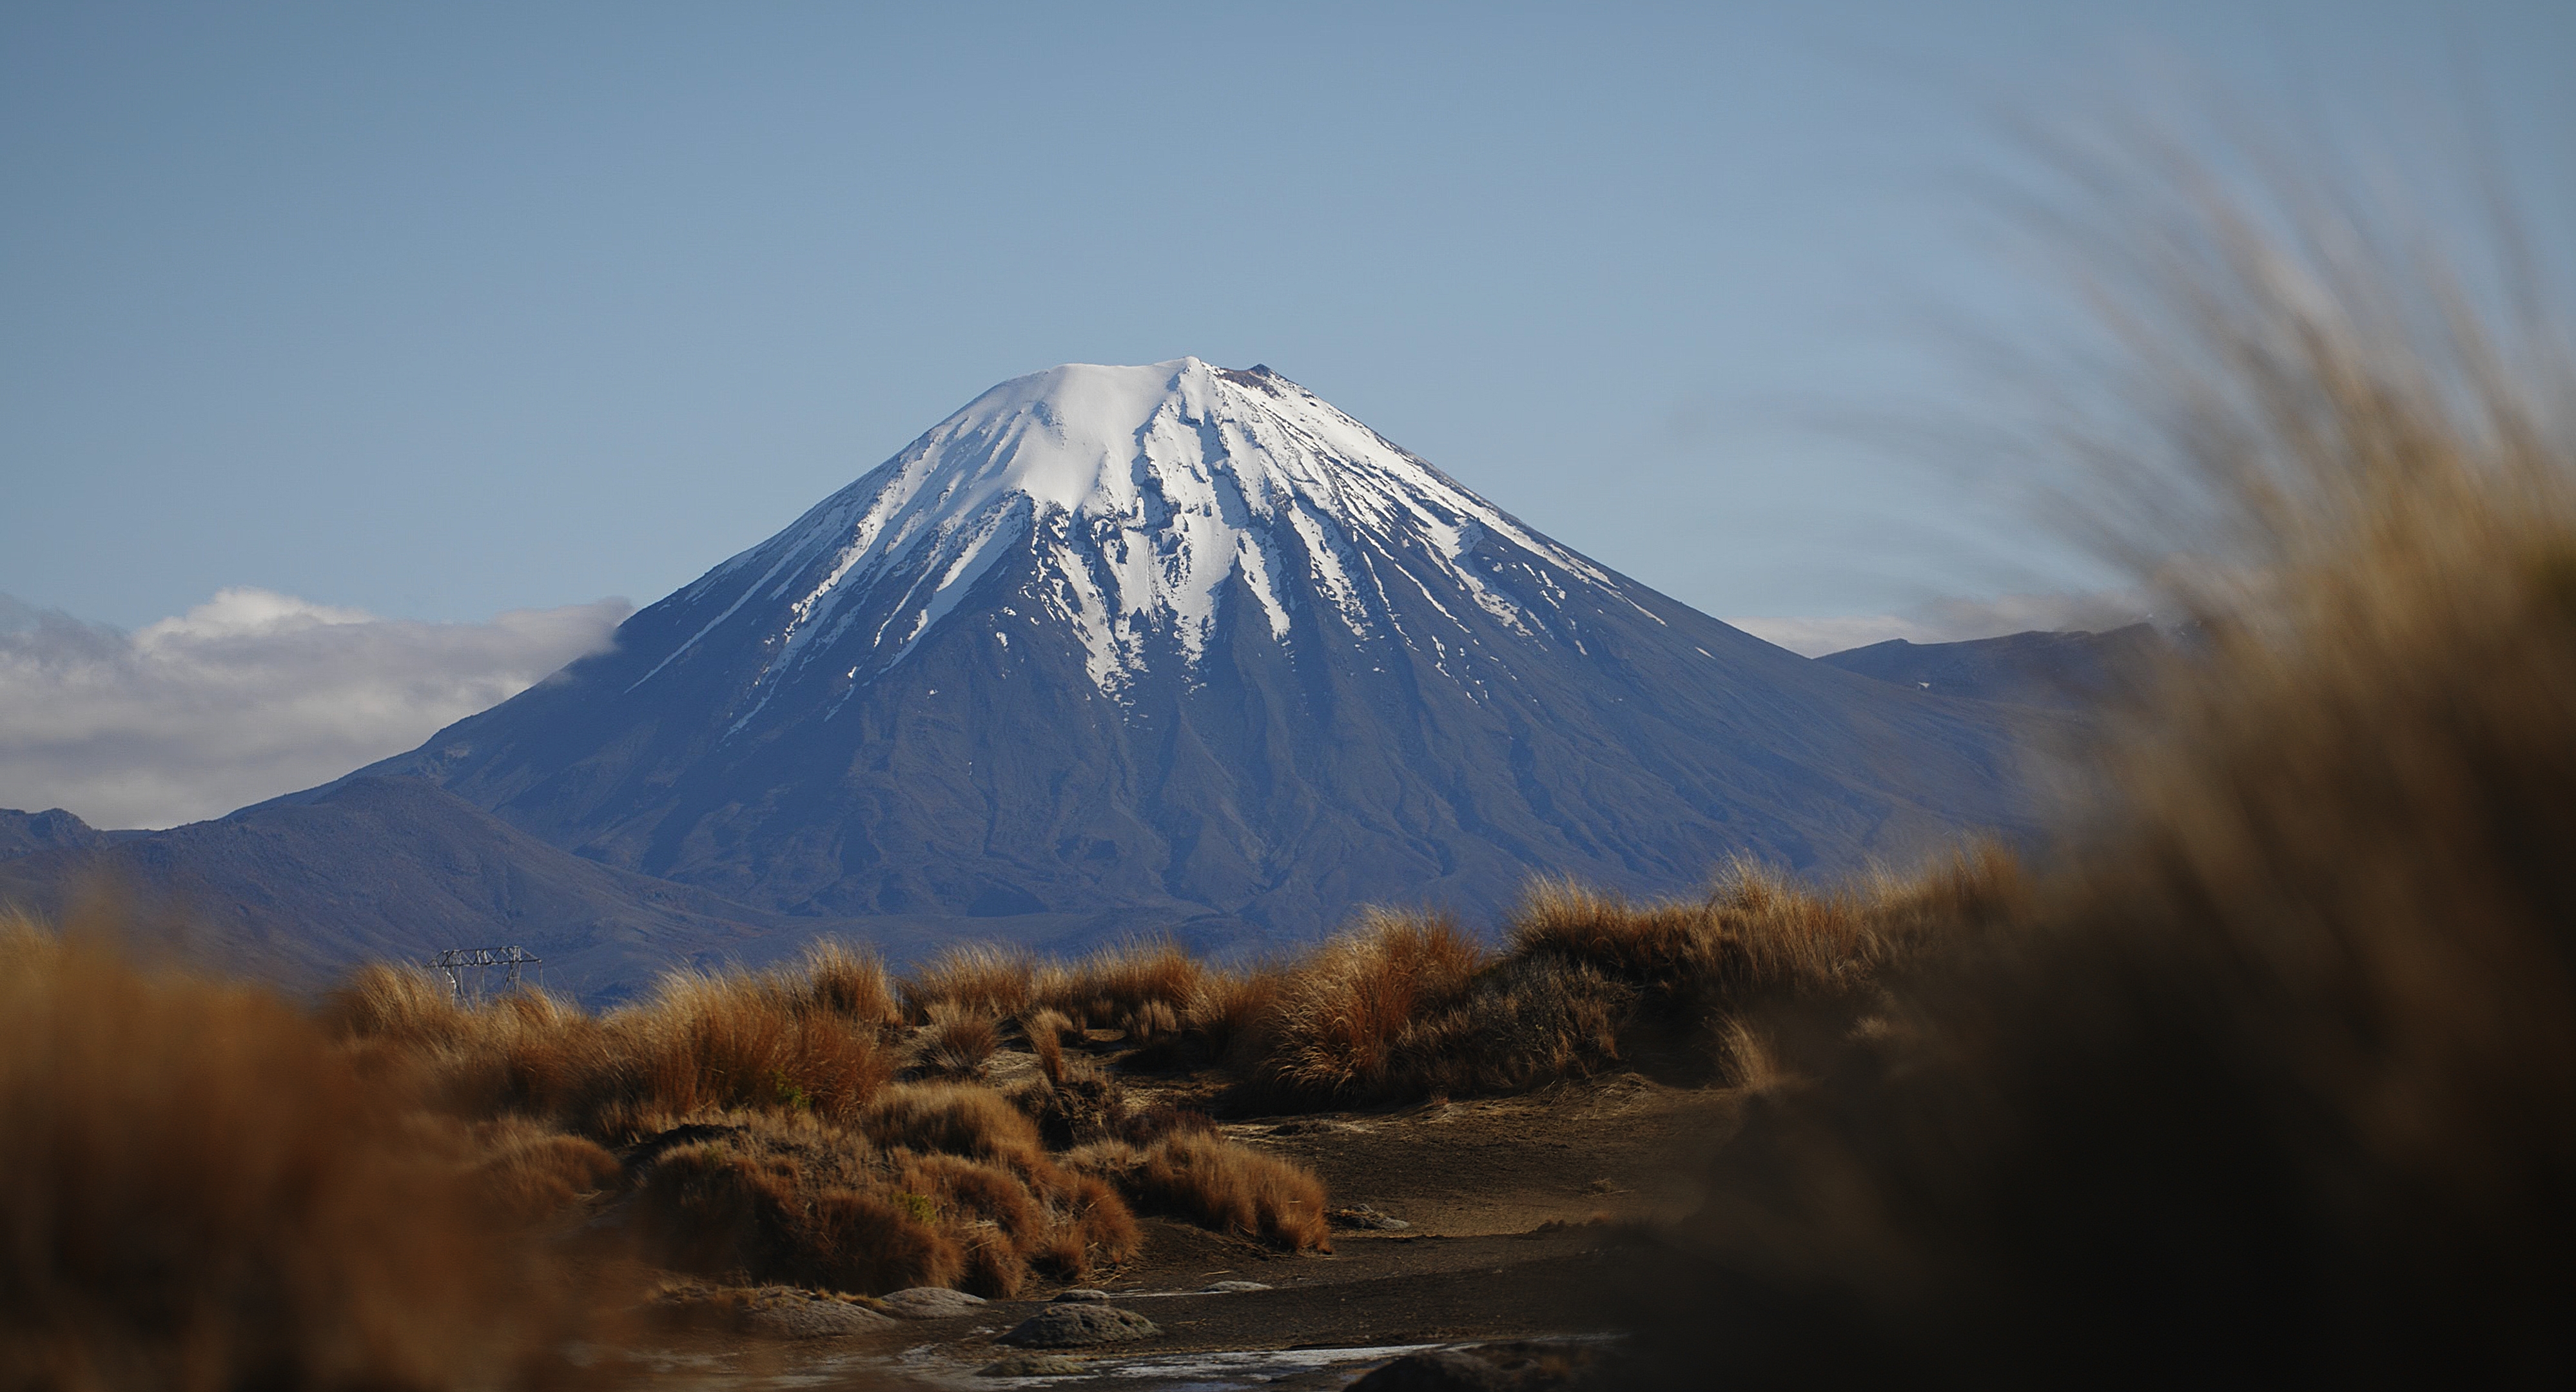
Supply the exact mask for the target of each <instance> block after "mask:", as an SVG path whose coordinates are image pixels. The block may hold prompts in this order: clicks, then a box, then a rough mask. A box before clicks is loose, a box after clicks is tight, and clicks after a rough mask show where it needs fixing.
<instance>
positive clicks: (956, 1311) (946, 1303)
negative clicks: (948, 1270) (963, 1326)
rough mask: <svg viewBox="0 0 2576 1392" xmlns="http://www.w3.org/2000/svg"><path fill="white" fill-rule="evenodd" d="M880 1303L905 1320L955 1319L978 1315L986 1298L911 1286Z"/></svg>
mask: <svg viewBox="0 0 2576 1392" xmlns="http://www.w3.org/2000/svg"><path fill="white" fill-rule="evenodd" d="M877 1303H879V1304H881V1305H883V1306H885V1307H886V1309H887V1310H888V1311H890V1312H892V1313H894V1314H897V1315H900V1316H902V1317H903V1318H905V1319H955V1318H956V1317H958V1316H959V1315H971V1314H974V1313H976V1312H977V1311H978V1310H979V1309H980V1308H981V1307H982V1305H983V1304H984V1297H982V1296H980V1295H968V1294H967V1293H966V1292H964V1291H961V1290H950V1289H948V1288H947V1287H946V1286H910V1287H907V1288H905V1289H903V1290H899V1291H896V1292H895V1293H894V1294H892V1295H889V1296H883V1297H881V1298H880V1299H879V1300H878V1302H877Z"/></svg>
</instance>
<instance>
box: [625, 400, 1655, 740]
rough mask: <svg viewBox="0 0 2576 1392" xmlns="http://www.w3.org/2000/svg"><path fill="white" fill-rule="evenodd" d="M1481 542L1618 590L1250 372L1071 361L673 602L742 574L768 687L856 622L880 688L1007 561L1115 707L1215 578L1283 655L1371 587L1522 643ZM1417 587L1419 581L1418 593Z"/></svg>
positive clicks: (1368, 595) (1369, 605) (1384, 618)
mask: <svg viewBox="0 0 2576 1392" xmlns="http://www.w3.org/2000/svg"><path fill="white" fill-rule="evenodd" d="M1488 536H1491V537H1495V538H1499V539H1502V540H1504V541H1507V542H1508V543H1509V544H1510V545H1512V546H1514V547H1517V548H1518V549H1520V550H1522V551H1525V552H1527V553H1529V554H1530V555H1531V556H1532V557H1535V558H1543V559H1544V560H1545V561H1547V562H1548V563H1549V564H1550V565H1552V566H1553V567H1555V568H1558V569H1561V570H1563V571H1566V572H1569V573H1572V574H1574V575H1577V576H1581V577H1583V578H1584V579H1586V580H1588V581H1590V582H1592V583H1593V584H1595V585H1599V586H1601V587H1603V588H1604V589H1605V590H1607V591H1609V592H1611V593H1616V592H1617V589H1618V587H1617V585H1616V583H1615V582H1614V581H1613V580H1612V579H1611V577H1610V576H1609V575H1608V574H1607V573H1606V572H1604V571H1602V570H1600V569H1598V568H1597V567H1595V566H1593V565H1592V564H1591V563H1590V562H1588V561H1586V560H1584V559H1583V558H1582V557H1580V556H1578V555H1576V554H1574V553H1573V552H1571V551H1568V550H1566V549H1565V548H1563V547H1561V546H1558V545H1556V544H1555V543H1553V542H1550V541H1547V540H1545V539H1544V538H1541V537H1538V536H1535V535H1533V534H1532V533H1530V532H1528V531H1526V530H1524V529H1523V528H1522V527H1521V526H1520V524H1519V523H1517V522H1515V521H1513V520H1512V519H1511V518H1510V517H1509V516H1507V515H1506V514H1504V513H1503V512H1502V510H1501V509H1499V508H1496V507H1495V506H1494V505H1493V504H1491V503H1489V502H1486V501H1485V500H1484V499H1483V498H1480V497H1478V496H1476V495H1475V494H1474V493H1472V492H1470V491H1468V490H1467V489H1466V488H1464V487H1462V486H1460V485H1459V484H1458V483H1457V482H1456V481H1454V480H1452V479H1451V478H1449V477H1448V476H1447V475H1445V474H1443V473H1441V472H1440V471H1439V470H1437V469H1435V468H1432V467H1431V466H1430V465H1428V464H1426V463H1424V462H1423V461H1421V460H1419V459H1416V458H1415V457H1413V456H1412V455H1410V454H1407V453H1405V452H1404V451H1403V450H1401V449H1399V448H1397V447H1396V446H1394V445H1393V444H1390V443H1388V442H1387V441H1386V440H1385V439H1384V438H1383V437H1381V436H1380V435H1378V434H1377V432H1375V431H1373V430H1371V429H1369V428H1368V427H1367V426H1365V425H1362V424H1360V423H1359V422H1358V421H1355V420H1353V419H1351V418H1350V417H1349V416H1346V415H1344V414H1342V413H1341V412H1340V411H1338V410H1336V409H1334V408H1333V407H1332V406H1331V405H1329V404H1327V403H1326V402H1325V401H1323V400H1322V399H1321V398H1319V397H1317V396H1316V395H1315V394H1314V393H1312V392H1309V391H1307V390H1306V389H1305V388H1303V387H1301V386H1298V385H1297V384H1296V383H1294V382H1291V381H1289V380H1288V379H1287V378H1285V377H1281V376H1279V375H1278V374H1276V373H1274V372H1272V371H1270V370H1269V369H1268V368H1266V367H1258V366H1256V367H1253V368H1251V369H1249V370H1246V371H1230V370H1226V369H1221V368H1214V367H1210V366H1209V365H1207V364H1206V363H1203V362H1201V361H1199V360H1198V359H1197V358H1181V359H1177V360H1175V361H1172V362H1164V363H1155V364H1153V365H1151V366H1149V367H1101V366H1094V365H1091V364H1084V363H1076V364H1067V365H1065V366H1062V367H1056V368H1051V369H1049V370H1047V371H1045V372H1037V373H1031V374H1030V375H1028V376H1026V377H1019V378H1014V379H1013V380H1011V381H1008V382H1004V383H1003V384H1001V385H1000V386H997V387H995V388H993V389H992V390H991V391H988V392H986V393H984V394H983V395H982V396H980V397H977V398H976V399H975V400H974V401H973V402H971V403H969V404H968V405H967V406H966V408H965V409H964V410H961V411H959V412H958V413H957V414H955V415H953V416H951V417H949V418H948V419H947V420H945V421H942V422H941V423H940V424H939V425H938V426H936V427H934V428H933V429H932V430H931V431H930V432H929V433H928V434H925V435H923V436H922V437H921V438H920V439H918V440H916V441H914V442H913V443H912V444H911V445H910V446H909V447H907V448H906V449H905V450H904V451H903V452H902V453H901V454H898V455H896V456H895V457H894V458H893V459H890V460H888V461H887V462H886V463H885V464H883V465H882V466H880V467H878V468H877V469H875V470H873V471H871V472H870V473H869V474H868V475H866V476H865V477H863V478H861V479H860V480H859V481H858V482H856V483H853V484H851V485H850V486H849V487H848V488H845V489H843V490H841V491H840V492H839V493H836V494H834V495H832V496H831V497H830V498H827V499H825V500H824V501H823V502H822V503H821V504H820V505H818V506H817V507H815V508H814V509H813V510H812V511H810V512H808V513H807V514H806V515H805V516H804V517H803V518H801V519H799V520H798V521H797V523H796V524H795V525H794V526H792V527H790V528H788V529H787V530H786V531H785V532H782V533H780V534H779V535H778V536H777V537H775V538H773V539H771V540H770V541H769V542H767V543H765V544H764V545H762V546H759V547H756V548H754V549H752V550H750V551H747V552H744V553H743V554H742V555H739V556H736V557H734V558H733V559H732V560H730V561H727V562H726V563H725V564H724V565H722V566H719V567H717V568H716V569H715V570H714V571H713V572H711V573H709V574H708V575H707V576H706V577H705V578H704V579H702V580H700V581H699V582H698V583H697V584H696V585H694V586H692V587H691V588H690V591H688V593H699V592H704V591H707V590H711V589H715V588H719V587H722V586H724V585H725V584H726V583H727V582H729V581H735V580H738V579H739V578H740V577H741V575H742V574H743V573H746V572H756V573H757V574H758V576H759V579H758V580H757V581H756V582H755V583H754V584H752V585H751V586H750V587H749V588H747V589H745V590H743V591H742V592H741V595H740V597H739V598H738V599H737V601H736V607H739V606H740V605H742V604H748V603H753V602H766V603H768V604H771V605H775V606H779V608H778V609H777V612H778V613H779V614H781V615H782V616H783V617H782V621H781V622H780V624H779V625H778V627H777V630H776V632H775V633H774V634H773V635H772V641H773V642H774V644H775V648H774V653H773V655H772V657H771V659H770V661H769V663H768V665H767V668H766V670H765V672H764V678H765V679H767V680H770V681H774V680H776V679H777V678H778V677H779V676H781V675H783V674H785V673H787V672H790V671H792V670H793V669H794V668H795V667H797V666H798V665H799V664H801V663H802V662H804V661H805V660H807V659H808V658H810V657H811V656H812V654H813V653H814V652H815V651H817V650H818V649H822V650H828V649H830V648H831V647H833V646H834V643H835V640H837V639H838V638H840V637H841V636H843V635H844V634H845V632H846V631H847V629H848V627H849V625H850V624H852V623H853V622H855V621H856V617H857V616H858V615H860V614H862V613H865V614H868V615H870V616H871V623H870V627H869V629H868V641H869V644H870V646H871V648H872V649H873V650H874V652H875V653H876V654H877V655H878V659H879V667H880V670H881V669H882V668H883V667H887V666H891V665H893V664H894V663H895V662H897V661H899V660H901V658H902V657H903V655H904V654H905V653H906V652H907V651H909V650H910V649H911V647H912V645H913V644H914V643H916V642H918V641H919V640H920V639H921V638H922V637H923V636H924V635H925V634H927V633H929V632H930V631H931V630H932V628H933V627H935V626H936V625H937V624H938V623H939V622H940V621H941V620H942V619H944V618H945V617H946V616H947V615H948V614H949V612H950V611H951V609H952V608H953V607H954V606H955V605H956V604H957V602H958V601H959V600H960V599H961V598H962V597H963V596H964V595H965V594H966V593H968V592H969V591H970V590H971V589H972V587H973V585H974V583H975V581H976V580H977V579H979V578H980V577H981V576H982V575H983V574H984V572H985V570H986V569H987V568H988V567H990V566H991V565H992V564H993V562H994V561H995V560H996V559H997V558H998V557H1000V556H1002V555H1004V554H1006V553H1007V552H1009V551H1010V550H1011V549H1012V548H1014V547H1015V546H1018V545H1020V544H1021V543H1023V542H1024V541H1025V542H1027V543H1029V544H1030V546H1031V547H1032V548H1033V549H1034V551H1035V552H1036V554H1037V555H1038V556H1039V557H1040V560H1041V564H1042V565H1043V566H1044V567H1045V568H1046V569H1047V570H1048V571H1049V572H1051V573H1052V574H1053V575H1054V577H1055V580H1056V583H1055V584H1054V585H1053V586H1052V587H1050V589H1049V591H1048V592H1047V593H1046V594H1045V595H1044V596H1043V598H1042V600H1041V603H1042V604H1043V606H1044V608H1043V611H1042V614H1041V615H1033V616H1031V617H1033V618H1040V617H1043V618H1052V619H1054V620H1056V621H1058V622H1061V623H1063V624H1065V625H1066V626H1068V627H1069V628H1070V630H1071V631H1072V632H1074V633H1076V634H1077V635H1079V636H1080V638H1081V640H1082V643H1083V647H1084V650H1085V651H1086V652H1087V653H1088V654H1089V661H1088V663H1087V667H1088V670H1089V672H1090V674H1091V679H1092V683H1093V685H1094V686H1095V687H1096V688H1097V689H1098V690H1099V691H1101V692H1102V693H1103V694H1104V695H1111V696H1114V695H1116V694H1117V693H1118V691H1119V690H1120V688H1121V687H1122V686H1123V685H1125V684H1126V683H1127V682H1128V681H1129V680H1130V679H1131V678H1133V677H1134V676H1135V674H1136V673H1137V672H1138V671H1139V669H1140V667H1141V665H1142V663H1143V661H1144V654H1145V650H1146V647H1147V643H1146V638H1147V636H1148V635H1151V634H1161V635H1168V636H1170V637H1172V638H1173V639H1175V640H1176V641H1177V644H1178V646H1179V648H1180V651H1181V652H1182V653H1183V655H1184V656H1185V658H1186V659H1187V660H1189V661H1191V662H1196V661H1197V660H1198V659H1199V658H1200V657H1201V655H1202V654H1203V653H1204V652H1205V650H1206V645H1207V638H1208V633H1209V630H1210V627H1211V626H1212V625H1213V624H1214V623H1215V622H1216V617H1217V612H1216V611H1217V601H1218V594H1219V592H1220V590H1221V588H1222V587H1223V586H1224V584H1225V582H1226V581H1227V580H1228V579H1229V578H1233V577H1240V578H1241V580H1242V582H1243V583H1244V585H1245V587H1246V589H1247V591H1248V592H1249V593H1250V595H1251V596H1252V598H1253V599H1254V601H1255V602H1256V603H1258V604H1259V605H1260V607H1261V612H1262V615H1263V617H1264V618H1265V619H1266V621H1267V623H1268V626H1269V630H1270V634H1271V636H1272V637H1273V638H1275V639H1278V640H1280V641H1282V642H1286V641H1289V636H1290V632H1291V624H1290V622H1289V612H1288V611H1289V606H1290V605H1291V604H1292V603H1294V602H1295V593H1296V591H1297V590H1299V589H1301V588H1302V589H1308V590H1311V592H1312V593H1314V594H1315V595H1316V596H1318V597H1319V598H1321V599H1322V600H1323V601H1324V603H1325V605H1326V607H1327V610H1328V612H1329V613H1330V614H1331V615H1332V617H1333V618H1334V620H1335V621H1336V623H1337V625H1338V626H1339V628H1340V629H1341V630H1342V631H1343V632H1344V633H1347V634H1348V635H1349V636H1351V637H1352V638H1355V639H1363V640H1364V639H1367V638H1369V637H1370V636H1371V635H1372V634H1375V633H1377V632H1379V631H1380V630H1381V629H1382V628H1384V627H1386V626H1389V625H1393V626H1395V627H1398V628H1401V626H1402V620H1401V619H1399V618H1397V616H1396V610H1397V609H1398V607H1399V606H1398V603H1397V600H1396V597H1395V596H1394V595H1391V594H1390V593H1389V592H1388V589H1387V586H1388V584H1389V583H1390V581H1395V582H1396V583H1398V585H1399V588H1400V589H1401V587H1402V584H1403V583H1404V582H1405V581H1408V580H1409V581H1411V583H1412V584H1413V586H1414V587H1415V588H1416V589H1419V590H1421V591H1422V593H1423V595H1424V597H1425V598H1429V594H1430V586H1431V585H1433V584H1437V585H1439V586H1441V587H1443V588H1449V589H1454V590H1455V591H1457V592H1458V593H1461V594H1463V595H1465V596H1466V597H1467V598H1468V599H1469V600H1470V601H1472V602H1473V603H1474V604H1475V605H1476V606H1477V607H1478V608H1480V609H1482V610H1484V611H1485V612H1486V613H1488V614H1490V615H1492V616H1494V617H1495V618H1496V619H1499V620H1501V621H1502V622H1504V623H1505V624H1507V625H1509V626H1511V627H1513V628H1515V629H1517V630H1519V631H1522V632H1529V631H1532V630H1533V629H1534V628H1535V627H1536V626H1537V625H1536V624H1535V623H1534V621H1533V620H1532V618H1531V616H1530V615H1529V614H1528V613H1527V612H1526V611H1525V610H1524V609H1523V608H1522V607H1521V605H1520V604H1519V603H1518V602H1517V601H1515V600H1514V599H1513V598H1512V597H1511V596H1509V595H1507V594H1505V593H1503V592H1500V591H1498V590H1497V589H1495V588H1494V587H1493V586H1491V585H1489V584H1488V583H1487V582H1486V578H1485V577H1484V576H1482V575H1479V574H1478V569H1479V567H1478V566H1476V565H1472V564H1470V563H1469V562H1468V557H1469V554H1470V551H1471V549H1472V548H1474V547H1476V545H1477V544H1478V543H1479V542H1480V541H1483V540H1485V539H1486V538H1487V537H1488ZM1390 555H1400V556H1402V557H1404V558H1405V561H1406V562H1407V563H1408V564H1400V565H1399V566H1397V567H1396V568H1395V569H1396V570H1397V571H1398V574H1396V575H1390V574H1388V573H1387V572H1388V569H1389V568H1388V567H1386V566H1385V565H1383V564H1381V563H1380V562H1381V558H1384V557H1387V556H1390ZM826 557H828V558H829V559H828V563H826V564H822V565H820V566H818V565H817V562H818V561H822V560H823V559H824V558H826ZM1505 564H1506V563H1505V562H1502V561H1497V560H1493V559H1491V558H1490V557H1488V558H1487V559H1486V560H1485V561H1484V563H1483V567H1484V568H1486V569H1496V570H1498V569H1501V568H1502V567H1503V565H1505ZM1417 565H1418V566H1419V567H1420V568H1422V569H1424V570H1426V571H1428V572H1429V573H1428V574H1427V575H1424V576H1421V577H1418V578H1417V577H1414V576H1412V575H1411V573H1410V572H1411V570H1412V568H1413V567H1414V566H1417ZM817 569H819V570H820V571H821V576H820V579H819V581H818V582H816V583H813V584H811V585H810V587H805V586H804V581H805V577H807V576H809V575H811V574H812V573H813V572H814V571H816V570H817ZM871 600H873V601H875V602H874V603H870V601H871ZM1430 603H1431V605H1432V607H1433V608H1434V610H1435V611H1437V610H1438V603H1439V602H1438V600H1437V599H1431V600H1430ZM730 612H731V611H730V610H729V611H728V613H730ZM1638 612H1639V613H1641V614H1646V615H1648V616H1649V617H1651V616H1652V615H1651V611H1648V610H1646V609H1643V608H1642V607H1640V608H1638ZM719 621H721V620H719ZM1451 626H1452V627H1454V624H1453V625H1451ZM710 628H712V625H710ZM699 636H703V634H701V635H699ZM1452 636H1455V635H1452ZM692 641H694V640H692ZM684 647H685V645H684ZM677 655H678V654H677V653H676V652H675V653H674V654H673V656H677ZM657 670H658V669H657ZM1452 675H1453V676H1455V677H1456V678H1457V679H1460V680H1466V677H1465V674H1464V673H1463V672H1461V673H1453V674H1452ZM649 677H650V674H648V676H647V679H648V680H649ZM745 718H746V719H747V718H748V716H746V717H745Z"/></svg>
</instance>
